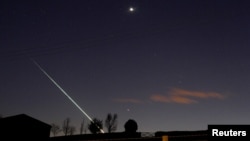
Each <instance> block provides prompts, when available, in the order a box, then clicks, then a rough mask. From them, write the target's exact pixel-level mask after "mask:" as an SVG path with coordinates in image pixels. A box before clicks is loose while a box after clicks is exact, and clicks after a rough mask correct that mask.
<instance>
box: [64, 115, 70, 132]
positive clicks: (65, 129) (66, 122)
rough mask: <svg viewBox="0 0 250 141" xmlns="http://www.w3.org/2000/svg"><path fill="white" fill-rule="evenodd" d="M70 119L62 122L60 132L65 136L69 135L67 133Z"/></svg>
mask: <svg viewBox="0 0 250 141" xmlns="http://www.w3.org/2000/svg"><path fill="white" fill-rule="evenodd" d="M69 124H70V118H66V119H65V120H64V121H63V126H62V131H63V133H64V135H65V136H67V135H68V134H69V131H70V125H69Z"/></svg>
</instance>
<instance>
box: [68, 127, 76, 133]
mask: <svg viewBox="0 0 250 141" xmlns="http://www.w3.org/2000/svg"><path fill="white" fill-rule="evenodd" d="M75 131H76V128H75V127H74V126H70V127H69V135H73V134H74V133H75Z"/></svg>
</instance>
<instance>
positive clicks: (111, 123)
mask: <svg viewBox="0 0 250 141" xmlns="http://www.w3.org/2000/svg"><path fill="white" fill-rule="evenodd" d="M117 118H118V116H117V114H114V115H112V114H111V113H108V115H107V117H106V120H105V126H106V128H107V130H108V133H111V132H113V131H115V130H116V129H117Z"/></svg>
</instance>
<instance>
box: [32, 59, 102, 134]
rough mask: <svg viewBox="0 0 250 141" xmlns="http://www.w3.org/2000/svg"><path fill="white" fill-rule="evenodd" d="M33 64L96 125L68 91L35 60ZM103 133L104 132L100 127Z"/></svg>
mask: <svg viewBox="0 0 250 141" xmlns="http://www.w3.org/2000/svg"><path fill="white" fill-rule="evenodd" d="M31 60H32V61H33V63H34V64H35V65H36V66H37V67H38V68H39V69H40V70H41V71H42V72H43V73H44V74H45V75H46V76H47V77H48V78H49V79H50V80H51V81H52V82H53V83H54V84H55V85H56V86H57V88H58V89H59V90H61V92H62V93H63V94H64V95H65V96H66V97H67V98H68V99H69V100H70V101H71V102H72V103H73V104H74V105H75V106H76V107H77V108H78V109H79V110H80V111H81V112H82V113H83V114H84V115H85V116H86V117H87V118H88V119H89V120H90V121H91V122H93V123H94V121H93V119H92V118H91V117H90V116H89V115H88V114H87V113H86V112H85V111H84V110H83V109H82V108H81V107H80V106H79V105H78V104H77V103H76V102H75V101H74V100H73V99H72V98H71V97H70V96H69V95H68V94H67V92H66V91H64V89H63V88H62V87H61V86H60V85H59V84H58V83H57V82H56V81H55V80H54V79H53V78H52V77H51V76H50V75H49V74H48V73H47V72H46V71H45V70H44V69H43V68H42V67H41V66H40V65H39V64H38V63H37V62H36V61H35V60H34V59H31ZM96 126H97V125H96ZM97 127H98V126H97ZM98 128H99V129H100V131H101V132H102V133H104V131H103V130H102V129H101V128H100V127H98Z"/></svg>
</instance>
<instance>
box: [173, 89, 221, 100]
mask: <svg viewBox="0 0 250 141" xmlns="http://www.w3.org/2000/svg"><path fill="white" fill-rule="evenodd" d="M170 94H171V95H179V96H189V97H196V98H203V99H205V98H217V99H223V98H224V96H223V95H222V94H219V93H216V92H201V91H190V90H184V89H180V88H173V89H172V90H171V91H170Z"/></svg>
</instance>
